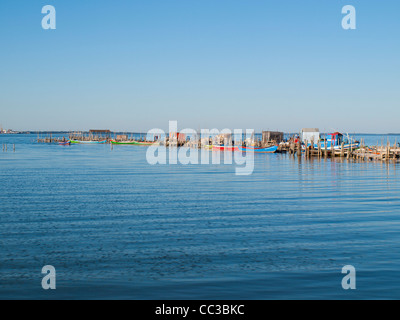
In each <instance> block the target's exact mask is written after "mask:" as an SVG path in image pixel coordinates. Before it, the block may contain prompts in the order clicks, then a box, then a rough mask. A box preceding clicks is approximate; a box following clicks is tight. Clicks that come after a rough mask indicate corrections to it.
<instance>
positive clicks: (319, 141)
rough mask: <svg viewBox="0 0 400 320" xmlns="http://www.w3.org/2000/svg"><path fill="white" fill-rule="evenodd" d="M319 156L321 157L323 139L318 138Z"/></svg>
mask: <svg viewBox="0 0 400 320" xmlns="http://www.w3.org/2000/svg"><path fill="white" fill-rule="evenodd" d="M318 158H321V140H318Z"/></svg>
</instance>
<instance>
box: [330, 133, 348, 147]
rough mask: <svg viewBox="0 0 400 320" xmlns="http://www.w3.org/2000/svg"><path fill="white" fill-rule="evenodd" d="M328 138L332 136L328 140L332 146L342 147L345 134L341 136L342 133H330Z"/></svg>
mask: <svg viewBox="0 0 400 320" xmlns="http://www.w3.org/2000/svg"><path fill="white" fill-rule="evenodd" d="M328 136H330V139H327V140H328V141H330V142H331V145H333V146H340V145H341V144H342V142H343V141H344V140H343V134H341V133H340V132H335V133H329V134H328Z"/></svg>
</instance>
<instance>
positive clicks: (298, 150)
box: [297, 137, 301, 158]
mask: <svg viewBox="0 0 400 320" xmlns="http://www.w3.org/2000/svg"><path fill="white" fill-rule="evenodd" d="M297 156H298V157H299V158H300V157H301V141H300V137H299V141H297Z"/></svg>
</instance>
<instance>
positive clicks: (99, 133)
mask: <svg viewBox="0 0 400 320" xmlns="http://www.w3.org/2000/svg"><path fill="white" fill-rule="evenodd" d="M89 135H90V136H92V137H98V138H107V139H109V138H110V137H111V131H110V130H89Z"/></svg>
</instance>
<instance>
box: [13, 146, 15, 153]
mask: <svg viewBox="0 0 400 320" xmlns="http://www.w3.org/2000/svg"><path fill="white" fill-rule="evenodd" d="M13 152H15V144H13Z"/></svg>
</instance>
